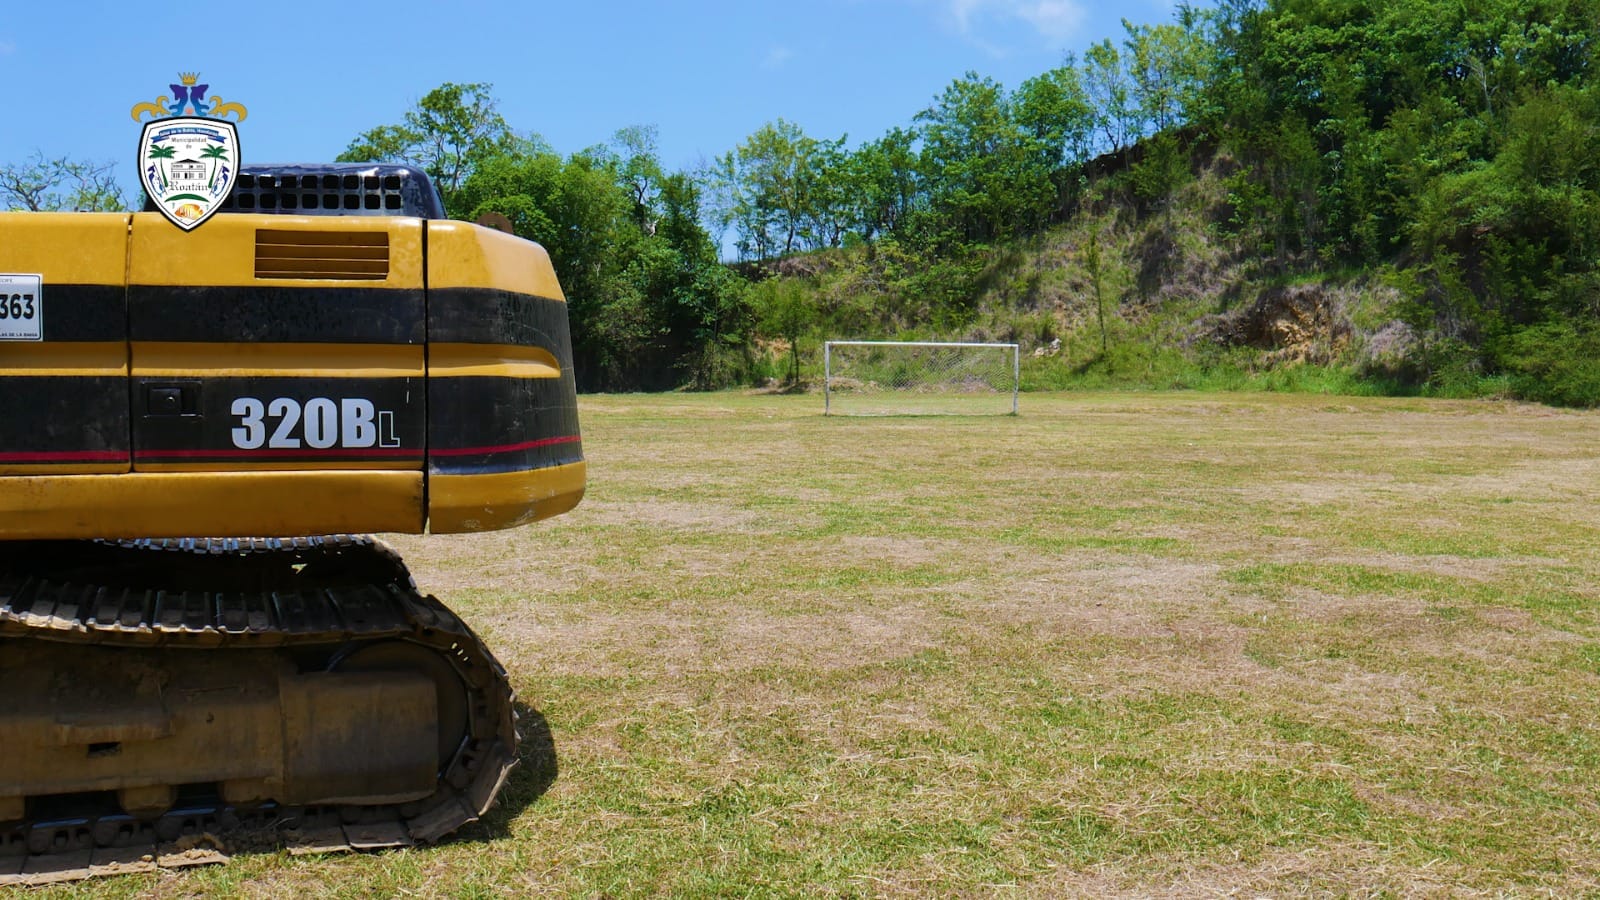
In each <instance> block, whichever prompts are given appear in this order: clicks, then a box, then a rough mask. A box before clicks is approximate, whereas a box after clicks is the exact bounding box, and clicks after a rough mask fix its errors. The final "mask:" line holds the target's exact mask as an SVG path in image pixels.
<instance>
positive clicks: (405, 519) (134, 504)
mask: <svg viewBox="0 0 1600 900" xmlns="http://www.w3.org/2000/svg"><path fill="white" fill-rule="evenodd" d="M285 498H293V502H285ZM421 510H422V473H421V472H416V471H412V472H381V471H367V472H349V471H334V472H193V473H183V474H176V473H162V472H135V473H131V474H120V475H56V476H51V475H40V476H17V477H11V478H7V479H6V481H5V490H4V491H0V540H23V539H36V538H47V539H76V538H141V537H188V536H192V535H208V536H211V537H253V536H261V535H271V536H274V537H294V536H303V535H316V534H340V533H349V532H370V531H393V532H409V533H417V532H420V531H421V530H422V516H421Z"/></svg>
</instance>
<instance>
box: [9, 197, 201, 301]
mask: <svg viewBox="0 0 1600 900" xmlns="http://www.w3.org/2000/svg"><path fill="white" fill-rule="evenodd" d="M5 215H6V214H3V213H0V216H5ZM153 215H155V216H156V217H157V218H160V214H159V213H153ZM131 218H132V216H131V215H129V214H128V213H12V214H10V215H9V216H6V217H5V218H4V219H3V220H0V239H3V240H4V243H5V247H4V254H3V256H4V259H5V265H4V266H3V267H0V271H5V272H12V273H25V274H30V275H43V276H44V287H45V296H46V297H47V298H48V297H49V290H50V285H52V284H124V283H126V281H125V279H126V278H127V274H128V222H129V220H130V219H131ZM171 230H173V231H176V230H177V229H175V228H174V229H171ZM63 251H70V252H63Z"/></svg>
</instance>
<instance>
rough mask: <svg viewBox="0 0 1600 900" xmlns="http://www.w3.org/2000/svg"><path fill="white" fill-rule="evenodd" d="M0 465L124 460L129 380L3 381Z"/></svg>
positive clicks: (74, 377)
mask: <svg viewBox="0 0 1600 900" xmlns="http://www.w3.org/2000/svg"><path fill="white" fill-rule="evenodd" d="M5 381H6V388H5V390H0V423H3V424H4V427H3V428H0V463H12V464H20V465H49V464H52V463H61V464H69V465H70V464H77V463H104V462H118V461H126V460H127V458H128V386H127V385H128V382H127V379H125V378H123V377H121V376H117V375H113V376H104V375H82V376H79V375H59V376H58V375H44V376H29V377H27V378H11V379H6V380H5Z"/></svg>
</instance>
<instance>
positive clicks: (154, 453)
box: [133, 447, 422, 460]
mask: <svg viewBox="0 0 1600 900" xmlns="http://www.w3.org/2000/svg"><path fill="white" fill-rule="evenodd" d="M133 456H134V459H143V460H153V459H191V458H194V457H213V458H219V459H281V458H283V457H287V456H325V457H353V458H357V459H363V458H372V457H385V458H394V457H411V458H416V459H420V458H421V457H422V451H421V450H420V449H416V448H411V449H407V448H404V447H400V448H384V447H377V448H374V447H329V448H325V449H318V448H315V447H299V448H286V449H275V450H231V449H222V450H147V451H135V452H134V454H133Z"/></svg>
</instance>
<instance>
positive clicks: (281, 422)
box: [133, 376, 426, 468]
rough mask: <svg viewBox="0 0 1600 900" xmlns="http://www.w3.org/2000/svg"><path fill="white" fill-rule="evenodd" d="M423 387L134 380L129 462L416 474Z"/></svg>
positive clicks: (364, 382) (391, 382)
mask: <svg viewBox="0 0 1600 900" xmlns="http://www.w3.org/2000/svg"><path fill="white" fill-rule="evenodd" d="M422 381H423V380H422V379H421V378H315V377H311V378H303V377H302V378H297V377H278V376H268V377H244V378H207V379H205V380H204V381H203V382H202V381H200V380H198V379H184V378H163V377H139V378H135V379H134V390H133V402H134V411H135V420H134V458H135V460H136V461H138V462H169V463H180V462H181V463H200V462H223V461H228V462H241V461H242V462H315V461H318V460H337V461H341V462H349V461H357V460H375V461H382V462H386V463H389V464H391V465H392V464H394V463H396V462H410V463H413V464H414V466H413V467H415V468H421V466H422V457H423V436H424V434H425V433H426V429H425V422H424V420H425V419H426V412H425V410H424V408H423V391H422ZM174 395H176V400H174V399H173V398H174ZM164 403H166V404H169V405H167V406H163V404H164Z"/></svg>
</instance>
